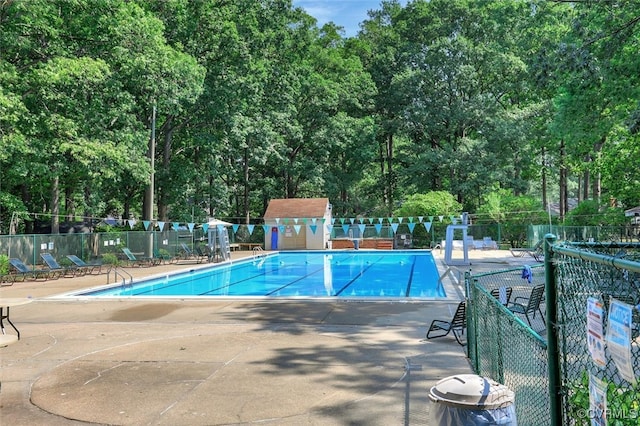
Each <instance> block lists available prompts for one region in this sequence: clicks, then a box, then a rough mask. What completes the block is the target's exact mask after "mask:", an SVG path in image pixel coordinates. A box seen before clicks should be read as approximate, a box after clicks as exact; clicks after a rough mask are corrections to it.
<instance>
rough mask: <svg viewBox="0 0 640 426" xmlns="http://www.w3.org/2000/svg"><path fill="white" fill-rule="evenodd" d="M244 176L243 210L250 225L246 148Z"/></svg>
mask: <svg viewBox="0 0 640 426" xmlns="http://www.w3.org/2000/svg"><path fill="white" fill-rule="evenodd" d="M242 164H243V170H242V176H243V181H244V192H243V194H242V197H243V202H242V210H243V213H244V220H245V223H247V224H248V223H249V220H250V217H249V149H248V148H245V149H244V152H243V154H242Z"/></svg>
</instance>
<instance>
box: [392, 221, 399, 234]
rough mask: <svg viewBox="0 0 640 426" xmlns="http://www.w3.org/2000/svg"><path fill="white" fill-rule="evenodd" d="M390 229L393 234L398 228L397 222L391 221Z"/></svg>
mask: <svg viewBox="0 0 640 426" xmlns="http://www.w3.org/2000/svg"><path fill="white" fill-rule="evenodd" d="M391 229H393V233H394V234H395V233H396V231H397V230H398V224H397V223H392V224H391Z"/></svg>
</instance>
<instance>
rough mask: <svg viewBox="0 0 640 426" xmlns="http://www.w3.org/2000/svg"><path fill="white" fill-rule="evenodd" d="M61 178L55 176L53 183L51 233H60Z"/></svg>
mask: <svg viewBox="0 0 640 426" xmlns="http://www.w3.org/2000/svg"><path fill="white" fill-rule="evenodd" d="M59 214H60V177H59V176H57V175H56V176H55V177H54V178H53V181H52V182H51V233H52V234H59V233H60V217H59V216H58V215H59Z"/></svg>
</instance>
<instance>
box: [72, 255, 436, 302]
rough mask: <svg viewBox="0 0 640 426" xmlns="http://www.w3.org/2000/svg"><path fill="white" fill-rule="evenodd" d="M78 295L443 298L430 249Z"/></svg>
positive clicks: (170, 279)
mask: <svg viewBox="0 0 640 426" xmlns="http://www.w3.org/2000/svg"><path fill="white" fill-rule="evenodd" d="M76 295H79V296H110V297H128V296H132V297H144V296H147V297H162V296H170V297H190V296H192V297H203V296H261V297H340V298H359V297H364V298H443V297H446V294H445V291H444V288H443V286H442V283H440V282H439V280H438V269H437V267H436V264H435V260H434V258H433V256H432V254H431V251H429V250H407V251H400V250H392V251H382V250H372V251H345V252H336V251H331V252H327V251H304V252H282V253H275V254H267V255H263V256H259V257H254V258H250V259H247V260H243V261H238V262H234V263H228V264H220V265H215V266H212V267H210V268H203V269H197V270H196V269H194V270H190V271H188V272H181V273H177V274H173V275H167V276H163V277H156V278H153V279H148V280H144V281H140V282H138V283H134V284H132V285H118V286H113V287H109V288H105V289H99V290H93V291H88V292H83V293H81V294H76Z"/></svg>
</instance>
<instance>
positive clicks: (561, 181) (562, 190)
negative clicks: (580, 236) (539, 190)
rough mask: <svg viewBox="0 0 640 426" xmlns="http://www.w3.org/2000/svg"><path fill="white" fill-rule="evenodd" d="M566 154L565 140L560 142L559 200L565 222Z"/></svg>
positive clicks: (561, 216) (561, 217) (561, 214)
mask: <svg viewBox="0 0 640 426" xmlns="http://www.w3.org/2000/svg"><path fill="white" fill-rule="evenodd" d="M565 162H566V152H565V145H564V139H563V140H561V141H560V177H559V178H560V179H559V186H560V200H559V209H560V219H561V220H563V219H564V216H565V214H566V213H567V210H566V206H567V166H566V163H565Z"/></svg>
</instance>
